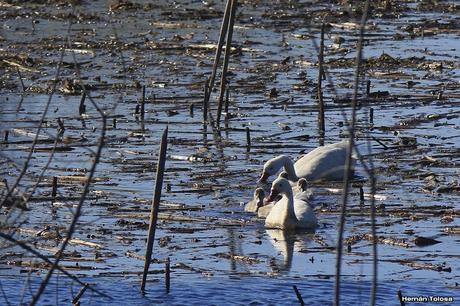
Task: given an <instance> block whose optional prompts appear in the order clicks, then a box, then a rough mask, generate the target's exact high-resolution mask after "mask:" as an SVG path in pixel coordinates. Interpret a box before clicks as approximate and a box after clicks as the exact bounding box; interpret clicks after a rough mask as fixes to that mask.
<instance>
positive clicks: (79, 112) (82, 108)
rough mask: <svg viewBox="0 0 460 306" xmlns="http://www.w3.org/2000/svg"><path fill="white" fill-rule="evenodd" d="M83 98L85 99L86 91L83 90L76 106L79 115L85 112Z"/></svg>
mask: <svg viewBox="0 0 460 306" xmlns="http://www.w3.org/2000/svg"><path fill="white" fill-rule="evenodd" d="M85 99H86V91H83V93H82V94H81V98H80V106H79V107H78V114H79V115H80V116H81V115H82V114H84V113H86V105H85Z"/></svg>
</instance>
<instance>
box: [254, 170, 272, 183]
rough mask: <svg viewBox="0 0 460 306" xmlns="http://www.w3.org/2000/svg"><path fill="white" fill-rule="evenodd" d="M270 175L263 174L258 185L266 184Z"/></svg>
mask: <svg viewBox="0 0 460 306" xmlns="http://www.w3.org/2000/svg"><path fill="white" fill-rule="evenodd" d="M269 176H270V175H269V174H268V173H267V172H265V171H264V172H262V175H261V176H260V178H259V180H258V181H257V183H262V184H265V183H266V182H267V179H268V177H269Z"/></svg>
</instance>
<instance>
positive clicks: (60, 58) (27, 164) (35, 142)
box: [0, 7, 75, 207]
mask: <svg viewBox="0 0 460 306" xmlns="http://www.w3.org/2000/svg"><path fill="white" fill-rule="evenodd" d="M74 13H75V7H74V8H73V11H72V14H74ZM71 27H72V21H69V26H68V28H67V33H66V35H67V37H68V36H69V34H70V29H71ZM64 52H65V48H62V50H61V54H60V56H59V62H58V65H57V68H56V74H55V76H54V79H53V85H52V88H51V93H50V94H49V96H48V100H47V101H46V104H45V109H44V110H43V113H42V115H41V118H40V122H39V124H38V127H37V132H36V133H35V137H34V140H33V142H32V146H31V147H30V151H29V154H28V156H27V158H26V161H25V163H24V166H23V168H22V170H21V172H20V173H19V175H18V177H17V178H16V181H15V182H14V184H13V185H12V186H11V189H10V191H9V192H7V194H6V195H5V197H4V198H3V200H2V203H1V204H0V207H3V206H4V205H5V203H6V202H7V201H8V199H9V197H11V194H12V192H13V191H14V190H15V189H16V187H17V186H18V185H19V182H20V181H21V180H22V178H23V177H24V175H25V173H26V171H27V169H28V168H29V163H30V161H31V159H32V154H33V153H34V149H35V146H36V145H37V142H38V138H39V136H40V132H41V130H42V128H43V123H44V122H45V118H46V115H47V113H48V109H49V106H50V105H51V100H52V99H53V95H54V93H55V92H56V88H57V84H58V81H59V75H60V74H61V68H62V62H63V60H64Z"/></svg>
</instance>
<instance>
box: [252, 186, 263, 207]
mask: <svg viewBox="0 0 460 306" xmlns="http://www.w3.org/2000/svg"><path fill="white" fill-rule="evenodd" d="M264 198H265V191H264V190H263V189H262V188H257V189H256V190H255V191H254V200H255V201H256V206H257V208H259V207H262V206H263V205H264Z"/></svg>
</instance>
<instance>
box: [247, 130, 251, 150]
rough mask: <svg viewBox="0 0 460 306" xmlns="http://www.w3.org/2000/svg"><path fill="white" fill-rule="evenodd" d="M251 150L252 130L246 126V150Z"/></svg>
mask: <svg viewBox="0 0 460 306" xmlns="http://www.w3.org/2000/svg"><path fill="white" fill-rule="evenodd" d="M250 151H251V131H250V130H249V127H246V152H250Z"/></svg>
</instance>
